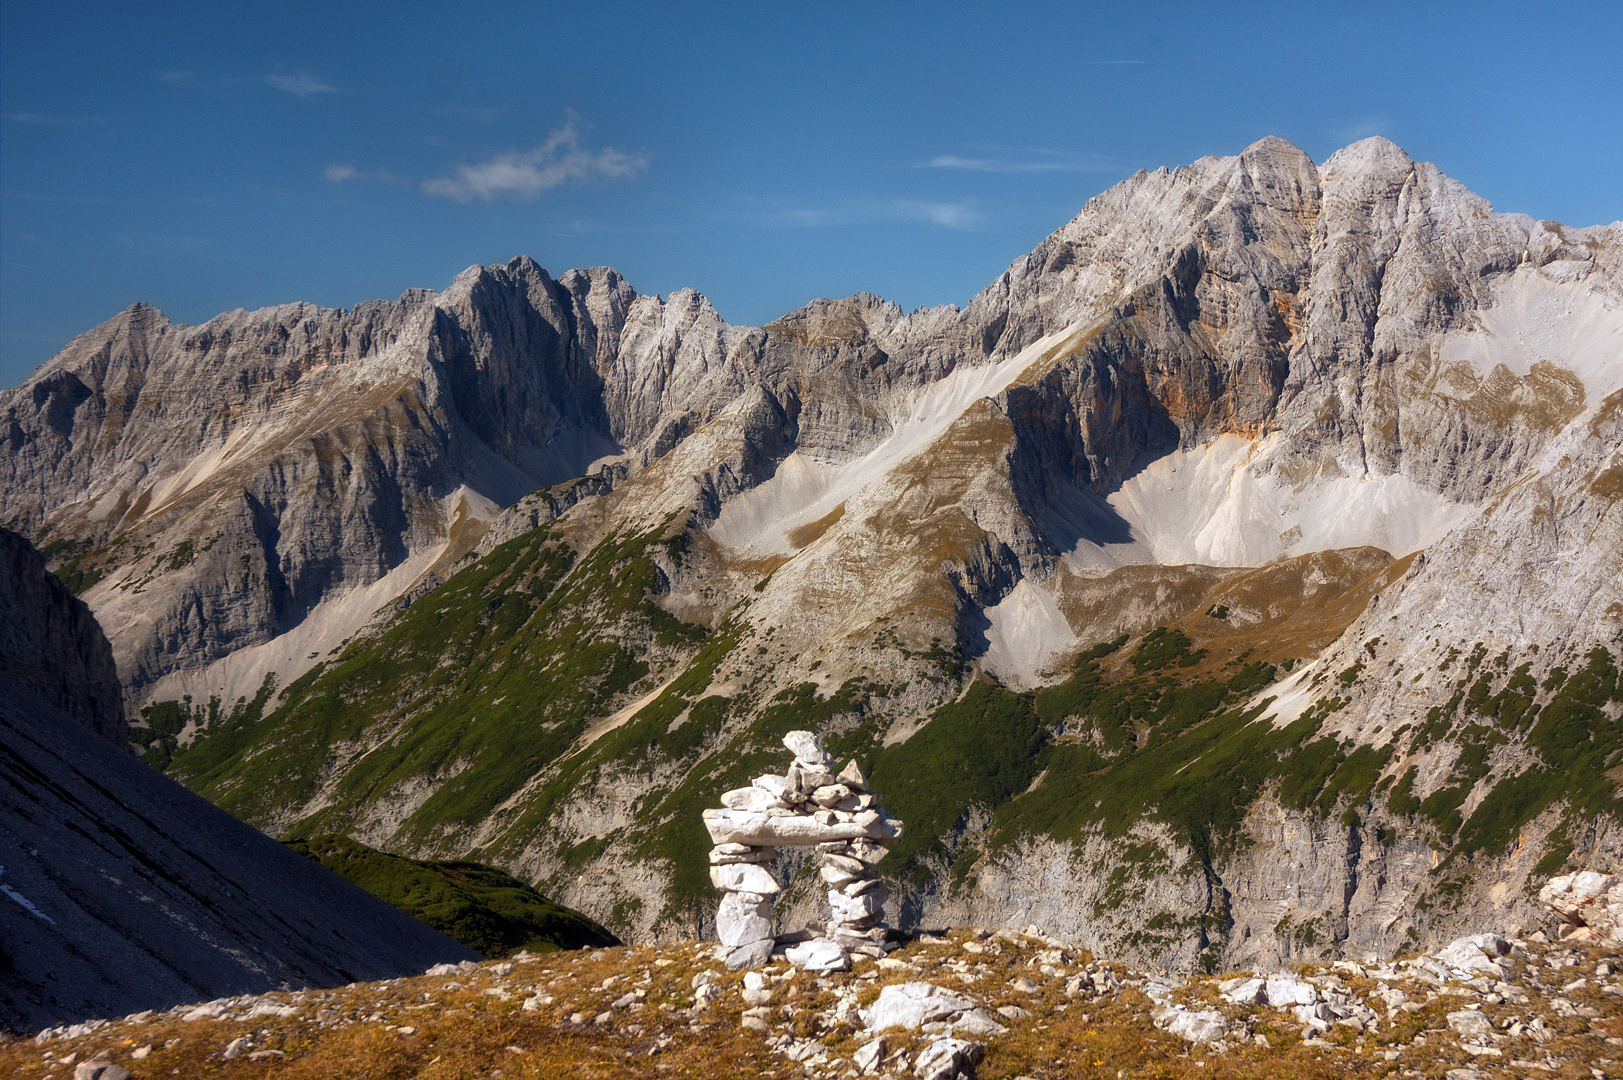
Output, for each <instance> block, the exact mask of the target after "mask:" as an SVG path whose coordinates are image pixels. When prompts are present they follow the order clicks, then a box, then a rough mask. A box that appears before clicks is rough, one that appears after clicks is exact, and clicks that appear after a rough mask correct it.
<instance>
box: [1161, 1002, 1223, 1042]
mask: <svg viewBox="0 0 1623 1080" xmlns="http://www.w3.org/2000/svg"><path fill="white" fill-rule="evenodd" d="M1155 1012H1156V1013H1158V1014H1160V1015H1158V1016H1155V1018H1154V1019H1155V1026H1156V1027H1159V1028H1162V1029H1163V1030H1165V1031H1166V1032H1167V1033H1168V1034H1169V1035H1176V1036H1177V1037H1178V1038H1180V1039H1183V1040H1185V1041H1187V1042H1192V1043H1209V1042H1216V1041H1217V1040H1219V1039H1221V1038H1223V1037H1225V1036H1226V1035H1228V1033H1229V1026H1228V1021H1227V1020H1225V1019H1224V1018H1223V1014H1222V1013H1220V1012H1217V1011H1216V1010H1202V1011H1200V1012H1195V1011H1193V1010H1190V1009H1185V1008H1182V1007H1180V1006H1176V1005H1174V1006H1167V1007H1164V1008H1161V1009H1157V1010H1155Z"/></svg>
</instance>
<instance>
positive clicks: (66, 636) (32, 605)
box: [0, 529, 127, 746]
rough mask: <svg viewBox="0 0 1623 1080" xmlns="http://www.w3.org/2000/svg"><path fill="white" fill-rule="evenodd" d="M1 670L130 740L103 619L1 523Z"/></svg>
mask: <svg viewBox="0 0 1623 1080" xmlns="http://www.w3.org/2000/svg"><path fill="white" fill-rule="evenodd" d="M0 672H4V673H5V674H7V675H10V676H11V677H12V678H13V679H15V680H16V681H17V683H18V684H19V685H21V686H22V687H23V688H24V689H26V690H30V691H32V692H34V693H36V694H38V695H39V696H40V697H42V698H44V699H45V700H46V701H48V702H50V703H51V704H52V705H53V706H55V707H56V708H58V709H60V710H62V711H63V712H64V713H67V714H68V715H69V716H71V717H73V718H74V719H75V720H77V721H79V722H80V723H81V724H84V725H85V726H86V727H88V728H89V729H90V730H92V731H94V732H95V733H96V734H98V735H100V736H101V737H102V738H104V739H106V740H108V741H109V742H111V743H113V744H114V745H115V746H125V745H127V741H126V734H125V725H124V696H123V691H122V689H121V688H120V686H119V683H118V669H117V668H116V667H114V666H113V653H112V650H111V649H110V648H109V647H108V645H107V638H106V637H105V636H104V635H103V634H102V632H101V627H100V625H98V624H97V622H96V618H95V616H93V615H91V614H90V609H89V608H88V607H86V606H85V604H84V601H82V600H80V599H78V598H77V597H75V596H73V595H72V594H71V593H69V592H68V590H67V589H66V588H65V587H63V585H62V583H61V582H60V581H58V580H57V578H56V575H55V574H52V573H51V572H50V571H49V570H47V569H45V559H44V558H43V557H42V556H41V555H40V553H39V552H37V551H35V550H34V548H33V545H31V544H29V542H28V541H27V540H24V539H23V538H22V537H21V536H18V535H17V534H16V533H14V532H12V531H11V530H9V529H0Z"/></svg>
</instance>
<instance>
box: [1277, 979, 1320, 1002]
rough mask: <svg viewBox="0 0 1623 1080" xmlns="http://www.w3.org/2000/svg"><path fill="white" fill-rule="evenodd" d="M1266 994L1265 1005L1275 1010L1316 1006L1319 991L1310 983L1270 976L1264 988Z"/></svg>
mask: <svg viewBox="0 0 1623 1080" xmlns="http://www.w3.org/2000/svg"><path fill="white" fill-rule="evenodd" d="M1264 993H1266V994H1267V1002H1266V1003H1267V1004H1269V1005H1272V1006H1273V1007H1274V1008H1276V1009H1284V1008H1289V1007H1290V1006H1292V1005H1316V1004H1318V1001H1319V991H1318V990H1317V988H1315V987H1314V985H1313V984H1312V983H1309V982H1303V981H1302V980H1301V979H1298V978H1295V977H1293V976H1290V975H1270V976H1268V981H1267V983H1266V984H1265V986H1264Z"/></svg>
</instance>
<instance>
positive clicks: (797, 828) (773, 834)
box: [704, 810, 870, 847]
mask: <svg viewBox="0 0 1623 1080" xmlns="http://www.w3.org/2000/svg"><path fill="white" fill-rule="evenodd" d="M704 826H705V828H706V829H708V830H709V832H710V839H711V841H712V842H714V843H717V844H748V845H750V846H752V847H786V846H792V847H810V846H811V845H813V844H819V843H823V842H824V841H829V840H854V839H857V838H858V837H866V836H868V835H870V833H869V831H868V829H867V828H866V827H865V826H863V825H861V824H859V823H857V822H835V823H834V824H831V825H828V824H823V823H822V822H819V821H816V820H814V819H812V818H809V817H775V818H769V817H767V816H766V815H765V814H760V813H754V812H752V811H747V810H706V811H705V812H704Z"/></svg>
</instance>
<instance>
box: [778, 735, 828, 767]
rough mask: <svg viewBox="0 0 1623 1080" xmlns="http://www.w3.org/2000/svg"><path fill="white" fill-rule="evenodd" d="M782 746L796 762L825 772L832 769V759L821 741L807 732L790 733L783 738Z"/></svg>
mask: <svg viewBox="0 0 1623 1080" xmlns="http://www.w3.org/2000/svg"><path fill="white" fill-rule="evenodd" d="M783 745H784V746H786V747H788V748H789V752H790V753H791V754H793V755H795V760H796V761H797V762H805V763H806V764H808V765H811V766H814V767H816V768H820V769H823V770H824V771H827V770H829V769H832V768H833V767H834V759H833V758H832V757H830V756H829V753H828V751H827V750H824V749H823V741H822V740H821V739H819V738H818V737H817V736H816V735H814V734H812V733H811V732H809V731H791V732H790V733H789V734H787V735H785V736H784V737H783Z"/></svg>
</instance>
